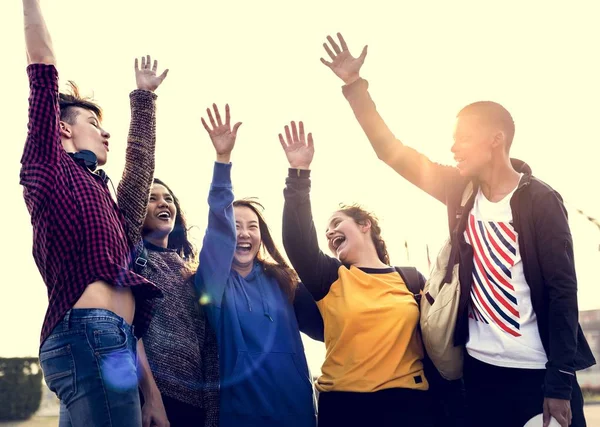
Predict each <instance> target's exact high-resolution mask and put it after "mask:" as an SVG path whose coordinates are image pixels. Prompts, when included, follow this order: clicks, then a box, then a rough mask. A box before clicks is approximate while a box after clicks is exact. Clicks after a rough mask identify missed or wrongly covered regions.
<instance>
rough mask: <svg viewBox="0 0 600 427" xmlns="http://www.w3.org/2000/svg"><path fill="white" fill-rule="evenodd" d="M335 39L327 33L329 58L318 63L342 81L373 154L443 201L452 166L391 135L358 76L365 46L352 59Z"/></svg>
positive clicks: (343, 45) (342, 39)
mask: <svg viewBox="0 0 600 427" xmlns="http://www.w3.org/2000/svg"><path fill="white" fill-rule="evenodd" d="M338 38H339V41H340V45H338V44H337V43H336V42H335V40H334V39H333V38H332V37H331V36H328V37H327V40H328V42H329V44H330V45H331V47H330V46H329V45H328V44H327V43H324V44H323V46H324V48H325V50H326V51H327V54H328V55H329V57H330V58H331V61H326V60H325V59H323V58H321V62H322V63H323V64H325V65H326V66H327V67H329V68H330V69H331V71H333V72H334V73H335V75H336V76H338V77H339V78H340V79H341V80H342V81H343V82H344V84H345V86H344V87H343V88H342V90H343V93H344V96H345V97H346V99H347V100H348V102H349V103H350V107H352V111H353V112H354V115H355V117H356V119H357V120H358V123H359V124H360V126H361V127H362V129H363V131H364V132H365V134H366V136H367V138H368V139H369V142H370V143H371V146H372V147H373V150H375V153H376V154H377V157H378V158H379V159H380V160H383V161H384V162H385V163H386V164H387V165H388V166H390V167H391V168H393V169H394V170H395V171H396V172H398V173H399V174H400V175H402V176H403V177H404V178H405V179H407V180H408V181H410V182H411V183H413V184H414V185H416V186H417V187H419V188H420V189H421V190H424V191H426V192H427V193H429V194H430V195H432V196H433V197H435V198H436V199H438V200H440V201H441V202H442V203H445V202H446V185H447V183H448V179H450V180H451V179H452V178H455V177H457V176H458V174H457V172H456V169H455V168H452V167H450V166H442V165H440V164H437V163H434V162H432V161H431V160H429V159H428V158H427V157H426V156H424V155H423V154H421V153H419V152H418V151H416V150H414V149H412V148H410V147H407V146H406V145H404V144H403V143H402V142H400V140H398V139H397V138H396V137H395V136H394V134H393V133H392V131H391V130H390V129H389V128H388V126H387V125H386V124H385V122H384V121H383V119H382V118H381V116H380V115H379V113H378V112H377V108H376V107H375V103H374V102H373V100H372V99H371V95H370V94H369V91H368V88H369V84H368V82H367V81H366V80H364V79H362V78H361V77H360V69H361V67H362V65H363V63H364V61H365V58H366V56H367V46H365V47H364V48H363V50H362V53H361V55H360V56H359V57H358V58H354V57H353V56H352V55H351V54H350V51H349V50H348V46H347V45H346V42H345V40H344V38H343V37H342V35H341V34H340V33H338Z"/></svg>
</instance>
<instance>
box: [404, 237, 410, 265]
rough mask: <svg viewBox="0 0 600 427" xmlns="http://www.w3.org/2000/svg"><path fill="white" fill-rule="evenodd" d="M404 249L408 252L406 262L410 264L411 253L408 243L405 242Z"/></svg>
mask: <svg viewBox="0 0 600 427" xmlns="http://www.w3.org/2000/svg"><path fill="white" fill-rule="evenodd" d="M404 249H405V250H406V261H408V262H409V263H410V253H409V252H408V241H407V240H405V241H404Z"/></svg>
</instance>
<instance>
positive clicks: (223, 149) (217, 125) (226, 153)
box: [202, 104, 242, 163]
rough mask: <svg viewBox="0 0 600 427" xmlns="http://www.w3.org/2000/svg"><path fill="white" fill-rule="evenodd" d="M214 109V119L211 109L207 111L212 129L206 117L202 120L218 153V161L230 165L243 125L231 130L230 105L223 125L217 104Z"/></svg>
mask: <svg viewBox="0 0 600 427" xmlns="http://www.w3.org/2000/svg"><path fill="white" fill-rule="evenodd" d="M213 109H214V111H215V117H214V118H213V115H212V112H211V111H210V108H207V109H206V112H207V113H208V119H209V120H210V124H211V126H212V127H211V126H209V125H208V124H207V123H206V120H204V117H203V118H202V125H204V129H206V132H208V135H209V136H210V140H211V141H212V144H213V146H214V147H215V151H216V152H217V161H218V162H221V163H229V160H230V157H231V152H232V151H233V147H234V146H235V138H236V136H237V131H238V129H239V127H240V126H241V125H242V123H241V122H238V123H236V124H235V125H234V126H233V129H231V123H230V122H231V117H230V114H229V104H227V105H225V123H223V121H222V120H221V114H219V109H218V108H217V105H216V104H213ZM215 118H216V122H215Z"/></svg>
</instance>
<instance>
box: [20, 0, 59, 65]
mask: <svg viewBox="0 0 600 427" xmlns="http://www.w3.org/2000/svg"><path fill="white" fill-rule="evenodd" d="M23 14H24V18H25V47H26V49H27V63H28V64H47V65H56V58H55V57H54V49H53V48H52V39H51V37H50V33H49V32H48V27H46V22H45V21H44V17H43V15H42V11H41V9H40V2H39V0H23Z"/></svg>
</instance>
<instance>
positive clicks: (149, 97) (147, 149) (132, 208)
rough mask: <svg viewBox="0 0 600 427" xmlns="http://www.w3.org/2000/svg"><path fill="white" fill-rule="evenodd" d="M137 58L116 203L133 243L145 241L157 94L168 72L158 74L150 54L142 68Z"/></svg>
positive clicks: (152, 164)
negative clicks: (125, 148)
mask: <svg viewBox="0 0 600 427" xmlns="http://www.w3.org/2000/svg"><path fill="white" fill-rule="evenodd" d="M139 65H140V63H139V62H138V59H137V58H136V59H135V81H136V85H137V89H136V90H134V91H133V92H131V94H130V95H129V99H130V101H131V122H130V125H129V134H128V136H127V150H126V152H125V169H124V170H123V177H122V178H121V182H119V187H118V191H117V201H118V204H119V207H120V208H121V210H122V211H123V214H124V217H125V221H126V222H127V233H128V237H129V240H130V242H131V243H132V244H133V245H138V244H139V243H140V242H141V241H142V225H143V224H144V218H145V217H146V209H147V208H148V195H149V193H150V188H151V187H152V179H153V178H154V154H155V144H156V108H155V100H156V95H155V94H154V91H155V90H156V89H157V88H158V87H159V86H160V85H161V83H162V82H163V81H164V79H165V77H166V76H167V73H168V71H169V70H165V71H164V72H163V73H162V74H161V75H157V74H156V70H157V69H158V61H154V64H152V59H151V58H150V55H148V56H146V57H142V60H141V67H140V66H139Z"/></svg>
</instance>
